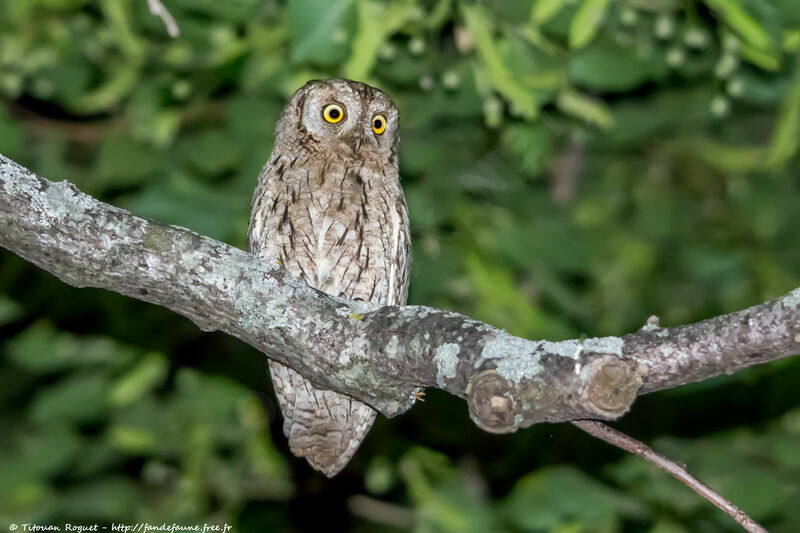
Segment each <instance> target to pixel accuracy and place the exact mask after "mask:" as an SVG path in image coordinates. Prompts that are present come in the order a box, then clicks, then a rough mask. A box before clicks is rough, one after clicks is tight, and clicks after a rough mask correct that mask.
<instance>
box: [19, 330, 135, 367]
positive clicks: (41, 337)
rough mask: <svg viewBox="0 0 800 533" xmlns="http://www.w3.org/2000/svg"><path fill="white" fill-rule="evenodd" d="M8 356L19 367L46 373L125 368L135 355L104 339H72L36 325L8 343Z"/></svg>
mask: <svg viewBox="0 0 800 533" xmlns="http://www.w3.org/2000/svg"><path fill="white" fill-rule="evenodd" d="M7 346H8V356H9V358H10V359H11V361H13V362H14V364H16V365H17V366H19V367H20V368H24V369H25V370H28V371H30V372H37V373H46V372H54V371H58V370H64V369H68V368H73V367H85V366H106V365H108V366H111V367H118V366H124V365H127V364H128V362H130V361H131V360H132V359H133V357H134V356H135V352H134V351H132V350H131V349H130V348H127V347H125V346H122V345H120V344H117V343H115V342H113V341H111V340H110V339H106V338H104V337H75V336H73V335H70V334H68V333H63V332H60V331H56V330H55V329H53V327H52V326H50V325H49V324H47V323H46V322H37V323H35V324H34V325H32V326H30V327H29V328H28V329H26V330H25V331H24V332H22V333H20V334H19V335H17V336H16V337H14V338H13V339H12V340H11V341H10V342H9V343H8V345H7Z"/></svg>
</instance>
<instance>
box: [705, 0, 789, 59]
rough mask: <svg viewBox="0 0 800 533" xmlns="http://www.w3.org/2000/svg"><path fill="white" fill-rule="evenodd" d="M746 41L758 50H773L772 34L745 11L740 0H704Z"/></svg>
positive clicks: (774, 46) (774, 44) (774, 45)
mask: <svg viewBox="0 0 800 533" xmlns="http://www.w3.org/2000/svg"><path fill="white" fill-rule="evenodd" d="M705 3H706V4H708V5H709V6H710V7H711V8H712V9H714V10H715V11H716V12H717V13H719V15H720V16H721V18H722V19H723V20H725V22H726V23H727V24H729V25H730V26H731V27H732V28H733V29H734V30H735V31H736V32H737V33H738V34H739V35H741V36H742V37H743V38H744V40H745V41H747V43H749V44H750V45H752V46H754V47H755V48H757V49H760V50H764V51H767V50H774V49H775V48H776V43H775V41H774V40H773V38H772V36H771V35H769V33H767V31H766V30H765V29H764V28H763V27H762V26H761V25H760V24H759V23H758V22H757V21H756V20H755V19H754V18H753V17H752V16H751V14H750V13H748V12H747V10H746V9H745V7H744V5H743V3H742V2H741V0H705Z"/></svg>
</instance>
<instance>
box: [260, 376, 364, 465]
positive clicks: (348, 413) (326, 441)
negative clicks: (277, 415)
mask: <svg viewBox="0 0 800 533" xmlns="http://www.w3.org/2000/svg"><path fill="white" fill-rule="evenodd" d="M269 369H270V372H271V373H272V383H273V384H274V385H275V394H276V395H277V396H278V401H279V403H280V405H281V411H282V412H283V418H284V419H283V433H284V434H285V435H286V436H287V437H288V438H289V448H290V449H291V450H292V453H293V454H295V455H296V456H298V457H305V458H306V459H307V460H308V462H309V463H310V464H311V466H313V467H314V468H316V469H317V470H319V471H321V472H322V473H324V474H325V475H326V476H328V477H333V476H334V475H336V474H337V473H338V472H339V471H340V470H341V469H342V468H344V466H345V465H346V464H347V463H348V462H349V461H350V458H351V457H353V454H355V453H356V450H357V449H358V447H359V445H360V444H361V441H363V440H364V437H366V435H367V432H369V428H370V427H371V426H372V423H373V422H374V421H375V410H374V409H372V408H371V407H370V406H368V405H366V404H364V403H361V402H359V401H358V400H356V399H354V398H351V397H350V396H345V395H344V394H339V393H338V392H334V391H330V390H320V389H317V388H315V387H314V386H313V385H312V384H311V383H310V382H309V381H308V380H307V379H305V378H304V377H303V376H301V375H300V374H298V373H297V372H295V371H294V370H292V369H291V368H289V367H287V366H284V365H282V364H280V363H276V362H274V361H270V362H269Z"/></svg>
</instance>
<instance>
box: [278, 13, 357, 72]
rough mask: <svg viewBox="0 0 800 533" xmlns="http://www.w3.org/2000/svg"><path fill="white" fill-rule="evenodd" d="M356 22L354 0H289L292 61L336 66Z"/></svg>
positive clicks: (342, 55)
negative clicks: (333, 64)
mask: <svg viewBox="0 0 800 533" xmlns="http://www.w3.org/2000/svg"><path fill="white" fill-rule="evenodd" d="M354 19H355V5H354V0H289V3H288V5H287V7H286V25H287V29H288V32H289V35H290V36H291V50H292V53H291V58H292V61H296V62H300V61H310V62H312V63H319V64H332V63H336V62H337V61H339V60H340V59H342V58H343V57H344V56H345V54H346V53H347V48H348V46H349V44H350V40H351V39H352V36H353V29H354V25H353V21H354Z"/></svg>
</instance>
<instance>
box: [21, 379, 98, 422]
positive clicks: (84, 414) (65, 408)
mask: <svg viewBox="0 0 800 533" xmlns="http://www.w3.org/2000/svg"><path fill="white" fill-rule="evenodd" d="M108 390H109V382H108V378H107V377H106V376H104V375H102V374H90V375H88V376H83V375H76V376H74V377H69V378H67V379H64V380H62V381H59V382H58V383H56V384H53V385H50V386H49V387H47V388H46V389H44V390H43V391H42V392H40V393H39V394H37V395H36V397H35V398H34V400H33V404H32V405H31V418H32V419H33V420H34V421H35V422H39V423H51V422H57V421H64V420H72V421H75V422H87V421H91V420H94V419H96V418H98V417H100V416H101V415H102V414H103V413H104V412H105V411H106V409H107V407H108Z"/></svg>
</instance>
